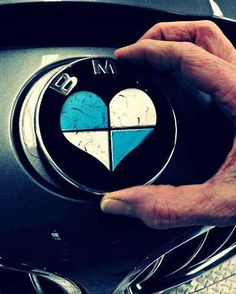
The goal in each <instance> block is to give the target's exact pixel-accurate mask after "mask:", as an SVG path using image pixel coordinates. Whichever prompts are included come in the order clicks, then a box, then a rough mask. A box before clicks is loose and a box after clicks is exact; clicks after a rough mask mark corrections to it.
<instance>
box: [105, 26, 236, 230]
mask: <svg viewBox="0 0 236 294" xmlns="http://www.w3.org/2000/svg"><path fill="white" fill-rule="evenodd" d="M115 56H116V57H117V58H119V59H124V60H127V61H129V62H133V63H136V64H140V65H148V66H150V67H154V68H156V69H159V70H165V71H176V72H179V73H181V74H182V75H183V76H185V78H187V79H188V80H189V81H190V82H191V83H192V84H193V85H194V86H196V87H197V88H198V89H199V90H202V91H204V92H206V93H208V94H210V95H211V96H212V97H213V99H214V100H215V102H216V103H217V104H218V105H219V107H220V108H221V109H222V111H223V112H225V114H226V115H227V116H228V117H229V119H231V120H232V121H233V123H234V126H235V128H236V50H235V48H234V47H233V45H232V44H231V43H230V41H229V40H228V39H227V38H226V37H225V36H224V34H223V33H222V32H221V30H220V29H219V28H218V27H217V26H216V25H215V24H214V23H212V22H209V21H195V22H172V23H159V24H157V25H155V26H154V27H152V28H151V29H150V30H149V31H147V32H146V33H145V34H144V36H143V37H142V38H141V39H140V40H139V41H138V42H137V43H135V44H133V45H130V46H127V47H124V48H121V49H119V50H117V51H116V52H115ZM101 209H102V211H104V212H106V213H113V214H120V215H127V216H131V217H136V218H139V219H141V220H142V221H143V222H144V223H145V224H146V225H147V226H149V227H152V228H156V229H162V228H171V227H179V226H190V225H216V226H227V225H236V136H235V140H234V143H233V146H232V149H231V151H230V153H229V154H228V156H227V158H226V160H225V162H224V164H223V165H222V166H221V168H220V170H219V171H218V172H217V173H216V174H215V175H214V176H213V177H212V178H211V179H209V180H208V181H207V182H205V183H203V184H200V185H185V186H179V187H174V186H170V185H157V186H154V185H150V186H137V187H132V188H127V189H124V190H120V191H116V192H112V193H108V194H106V195H105V196H104V197H103V199H102V201H101Z"/></svg>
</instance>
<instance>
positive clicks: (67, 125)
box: [60, 91, 108, 131]
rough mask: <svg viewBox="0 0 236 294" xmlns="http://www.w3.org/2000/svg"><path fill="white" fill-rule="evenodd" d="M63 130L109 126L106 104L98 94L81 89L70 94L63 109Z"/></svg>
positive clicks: (61, 122) (61, 123) (61, 118)
mask: <svg viewBox="0 0 236 294" xmlns="http://www.w3.org/2000/svg"><path fill="white" fill-rule="evenodd" d="M60 126H61V130H62V131H80V130H90V129H91V130H94V129H105V128H108V111H107V106H106V104H105V103H104V102H103V101H102V99H101V98H100V97H99V96H97V95H96V94H94V93H92V92H89V91H80V92H76V93H74V94H72V95H71V96H69V97H68V98H67V100H66V102H65V103H64V105H63V107H62V110H61V117H60Z"/></svg>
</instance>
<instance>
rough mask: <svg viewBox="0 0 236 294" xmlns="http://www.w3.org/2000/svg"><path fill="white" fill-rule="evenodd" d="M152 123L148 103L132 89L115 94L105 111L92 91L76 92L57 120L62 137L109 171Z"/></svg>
mask: <svg viewBox="0 0 236 294" xmlns="http://www.w3.org/2000/svg"><path fill="white" fill-rule="evenodd" d="M156 122H157V115H156V109H155V106H154V104H153V102H152V100H151V99H150V97H149V96H148V95H147V94H146V93H145V92H144V91H142V90H139V89H135V88H129V89H125V90H122V91H120V92H119V93H117V94H116V95H115V96H114V97H113V98H112V100H111V102H110V104H109V108H107V106H106V104H105V103H104V102H103V100H102V99H101V98H100V97H99V96H97V95H96V94H94V93H92V92H89V91H79V92H76V93H74V94H72V95H71V96H70V97H68V99H67V100H66V101H65V103H64V105H63V107H62V111H61V117H60V126H61V130H62V132H63V135H64V136H65V138H66V139H67V140H68V141H69V142H70V143H71V144H73V145H74V146H76V147H78V148H79V149H81V150H83V151H84V152H87V153H88V154H90V155H92V156H93V157H95V158H96V159H98V160H99V161H100V162H102V163H103V164H104V165H105V166H106V167H107V169H108V170H110V171H114V170H115V168H116V167H117V166H118V164H119V163H120V162H121V161H122V160H123V159H124V158H125V157H126V156H127V155H128V154H129V153H130V152H131V151H132V150H134V149H135V148H136V147H137V146H139V145H140V144H141V143H142V142H143V141H144V140H145V139H146V138H147V137H148V136H149V135H150V134H151V133H152V132H153V130H154V127H155V126H156Z"/></svg>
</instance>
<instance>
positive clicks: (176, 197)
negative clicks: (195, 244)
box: [101, 183, 230, 229]
mask: <svg viewBox="0 0 236 294" xmlns="http://www.w3.org/2000/svg"><path fill="white" fill-rule="evenodd" d="M225 189H226V190H227V187H226V188H225ZM225 189H223V188H222V189H221V190H222V194H223V195H225V193H224V192H225V191H224V190H225ZM218 196H219V195H217V194H216V193H215V189H212V188H211V185H208V184H206V183H205V184H202V185H188V186H180V187H174V186H169V185H159V186H137V187H133V188H128V189H124V190H120V191H116V192H112V193H108V194H106V195H105V196H104V197H103V199H102V202H101V209H102V211H103V212H105V213H112V214H119V215H126V216H131V217H137V218H139V219H141V220H142V221H143V222H144V223H145V224H146V225H147V226H149V227H151V228H155V229H167V228H171V227H180V226H190V225H206V224H209V225H211V224H214V225H215V224H217V225H228V224H227V217H226V216H227V215H228V214H230V213H229V212H228V211H227V210H228V206H227V201H225V197H218ZM221 216H222V217H221ZM223 216H224V217H223Z"/></svg>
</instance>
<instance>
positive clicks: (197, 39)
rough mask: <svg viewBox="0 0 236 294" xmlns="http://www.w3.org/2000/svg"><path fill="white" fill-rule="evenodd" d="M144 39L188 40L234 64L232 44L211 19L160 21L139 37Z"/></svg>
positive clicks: (235, 55) (235, 59)
mask: <svg viewBox="0 0 236 294" xmlns="http://www.w3.org/2000/svg"><path fill="white" fill-rule="evenodd" d="M145 39H153V40H162V41H188V42H191V43H194V44H196V45H197V46H199V47H202V48H204V49H205V50H207V51H208V52H210V53H212V54H214V55H216V56H218V57H220V58H223V59H224V60H226V61H230V62H232V63H235V64H236V51H235V48H234V46H233V45H232V44H231V42H230V41H229V40H228V39H227V38H226V36H225V35H224V34H223V32H222V31H221V30H220V28H219V27H218V26H217V25H216V24H215V23H214V22H212V21H208V20H203V21H179V22H161V23H158V24H156V25H154V26H153V27H152V28H150V29H149V30H148V31H147V32H146V33H145V34H144V35H143V36H142V37H141V38H140V40H145ZM140 40H139V41H140Z"/></svg>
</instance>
